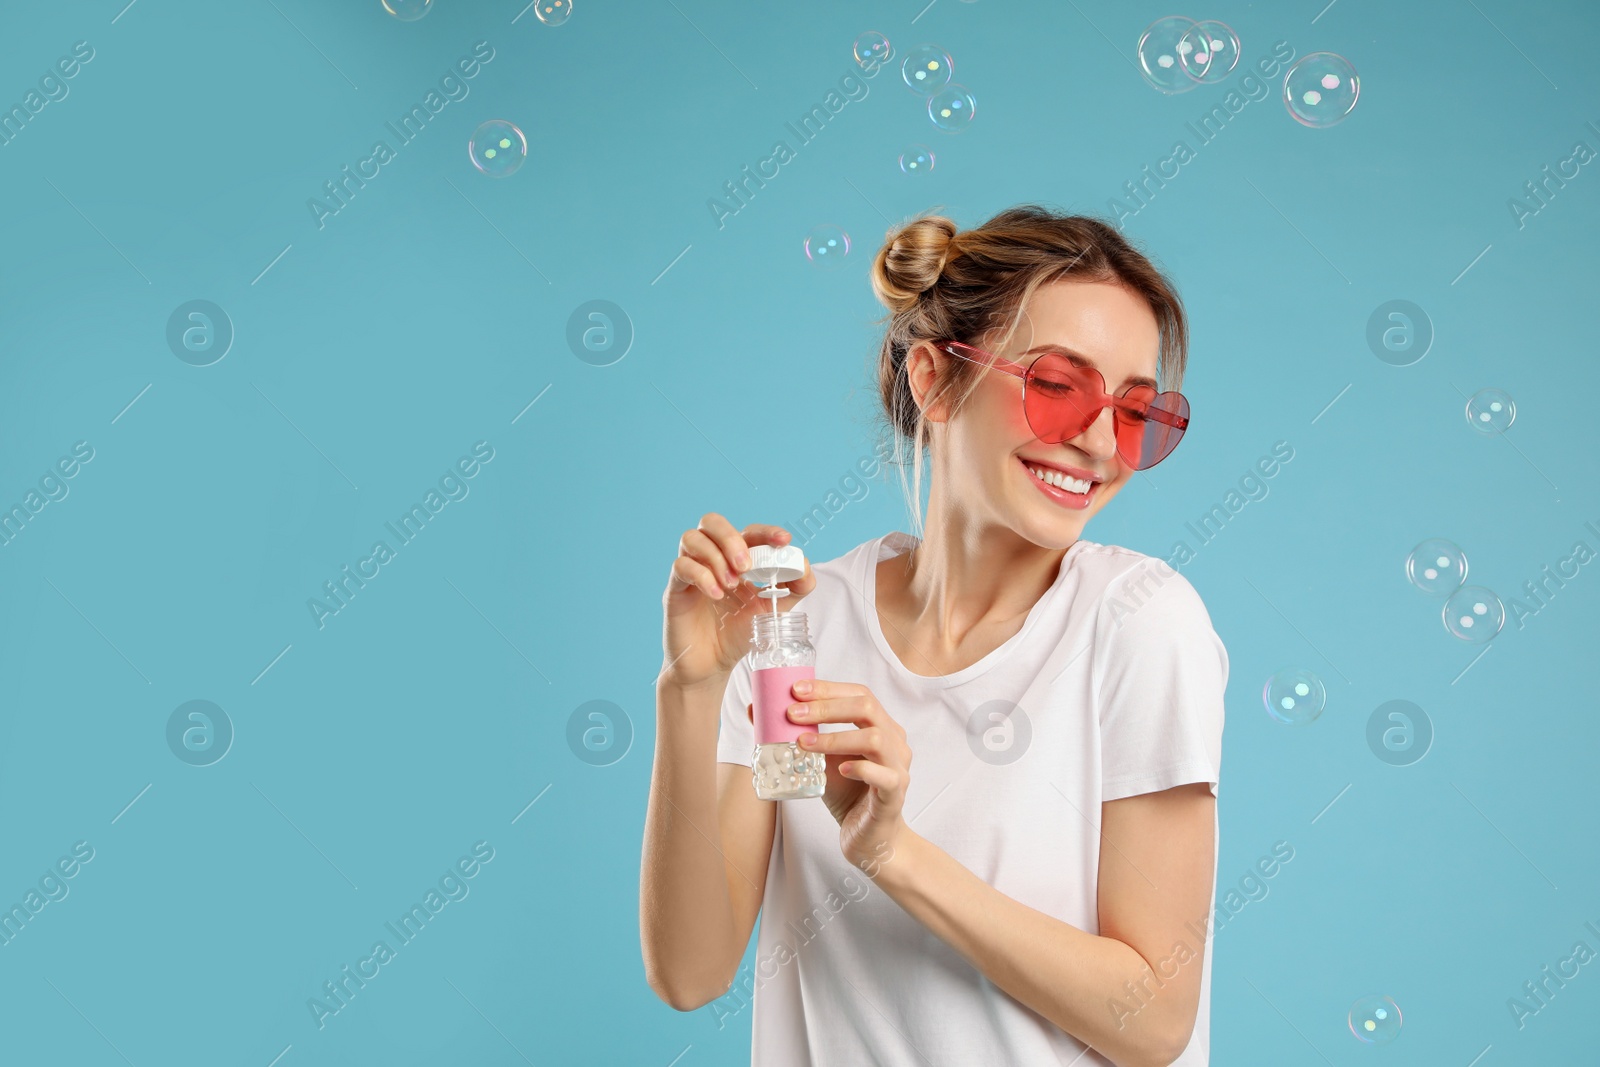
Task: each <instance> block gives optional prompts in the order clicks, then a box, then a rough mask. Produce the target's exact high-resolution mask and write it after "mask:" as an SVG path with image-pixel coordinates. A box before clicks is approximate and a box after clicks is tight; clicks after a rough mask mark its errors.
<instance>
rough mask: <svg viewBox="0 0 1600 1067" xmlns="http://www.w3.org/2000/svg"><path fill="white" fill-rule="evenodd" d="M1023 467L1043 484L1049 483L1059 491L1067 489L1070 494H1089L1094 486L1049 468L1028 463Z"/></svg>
mask: <svg viewBox="0 0 1600 1067" xmlns="http://www.w3.org/2000/svg"><path fill="white" fill-rule="evenodd" d="M1023 466H1024V467H1027V468H1028V470H1030V471H1032V472H1033V476H1034V477H1035V478H1037V479H1039V480H1040V481H1041V482H1047V483H1049V484H1050V485H1053V486H1055V487H1056V488H1057V489H1065V490H1066V491H1067V492H1069V493H1080V494H1081V493H1087V492H1088V491H1089V486H1090V485H1091V484H1092V483H1090V482H1087V481H1082V480H1080V479H1077V478H1069V477H1067V476H1066V475H1065V474H1062V473H1061V472H1060V471H1057V470H1050V469H1049V468H1048V467H1035V466H1034V465H1033V464H1031V463H1026V462H1025V463H1023Z"/></svg>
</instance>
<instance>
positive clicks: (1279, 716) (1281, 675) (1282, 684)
mask: <svg viewBox="0 0 1600 1067" xmlns="http://www.w3.org/2000/svg"><path fill="white" fill-rule="evenodd" d="M1261 700H1262V702H1263V703H1264V704H1266V706H1267V714H1268V715H1271V716H1272V717H1273V719H1275V720H1277V721H1278V722H1281V723H1287V724H1289V725H1290V726H1304V725H1305V724H1306V723H1309V722H1313V721H1315V720H1316V718H1317V716H1318V715H1321V714H1322V709H1323V708H1325V707H1327V705H1328V691H1327V689H1325V688H1324V687H1323V685H1322V679H1321V678H1318V677H1317V676H1316V675H1315V674H1312V673H1311V672H1310V671H1308V670H1302V669H1300V668H1297V667H1290V668H1289V669H1287V670H1282V671H1279V672H1278V673H1277V674H1274V675H1273V676H1272V677H1271V678H1268V679H1267V684H1266V686H1265V687H1264V688H1263V689H1262V691H1261Z"/></svg>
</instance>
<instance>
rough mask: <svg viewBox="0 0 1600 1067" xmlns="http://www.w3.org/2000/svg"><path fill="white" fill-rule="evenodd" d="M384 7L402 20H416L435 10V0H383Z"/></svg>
mask: <svg viewBox="0 0 1600 1067" xmlns="http://www.w3.org/2000/svg"><path fill="white" fill-rule="evenodd" d="M383 9H384V10H385V11H387V12H388V13H389V14H391V15H393V16H394V17H395V18H397V19H399V20H400V21H401V22H415V21H417V20H418V19H420V18H421V17H422V16H424V15H426V14H427V13H428V12H430V11H432V10H433V0H383Z"/></svg>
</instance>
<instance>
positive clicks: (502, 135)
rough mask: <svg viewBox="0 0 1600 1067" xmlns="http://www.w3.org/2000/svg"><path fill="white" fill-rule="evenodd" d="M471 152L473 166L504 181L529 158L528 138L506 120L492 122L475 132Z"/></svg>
mask: <svg viewBox="0 0 1600 1067" xmlns="http://www.w3.org/2000/svg"><path fill="white" fill-rule="evenodd" d="M467 151H468V153H469V154H470V155H471V156H472V165H473V166H475V167H477V168H478V169H479V170H481V171H483V173H485V174H487V175H488V176H489V177H491V178H504V177H505V176H506V175H508V174H515V173H516V172H517V170H518V169H519V168H520V167H521V166H522V162H523V160H525V159H527V158H528V139H527V138H526V137H524V136H522V131H521V130H519V129H517V128H516V127H515V126H513V125H512V124H511V123H509V122H507V121H505V120H504V119H490V120H489V121H488V122H485V123H484V124H483V125H481V126H479V127H478V128H477V129H476V130H473V131H472V140H471V141H470V142H468V144H467Z"/></svg>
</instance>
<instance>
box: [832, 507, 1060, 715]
mask: <svg viewBox="0 0 1600 1067" xmlns="http://www.w3.org/2000/svg"><path fill="white" fill-rule="evenodd" d="M918 543H919V541H918V539H917V538H916V537H914V536H912V535H911V534H908V533H906V532H905V531H903V530H891V531H889V532H888V533H886V534H884V535H882V536H881V537H878V538H876V539H874V540H872V541H869V542H868V543H867V544H866V546H865V548H866V551H864V552H863V553H862V554H861V555H862V558H861V559H860V560H858V561H857V563H856V582H857V584H858V586H859V587H860V589H861V599H862V604H863V606H864V608H865V611H866V627H867V633H868V634H869V635H870V636H871V638H872V643H873V645H874V646H875V647H876V648H877V649H878V653H879V655H881V656H882V657H883V658H884V660H885V661H886V662H887V663H888V664H889V668H890V670H892V671H893V672H894V673H895V674H896V675H897V676H898V677H900V678H903V679H905V680H906V681H908V682H910V683H912V684H913V685H924V686H932V687H934V688H937V689H949V688H951V687H953V686H958V685H961V684H963V683H965V682H970V681H971V680H972V679H974V678H978V677H981V676H982V675H984V674H987V673H988V672H989V671H991V670H993V669H994V668H995V667H996V666H998V665H999V664H1000V663H1002V662H1003V661H1004V660H1006V659H1007V658H1008V657H1010V655H1011V654H1012V653H1013V652H1015V651H1016V649H1017V647H1018V646H1019V645H1021V644H1023V643H1024V642H1025V641H1027V639H1028V635H1029V634H1030V633H1031V632H1032V631H1033V628H1034V627H1035V626H1036V625H1038V623H1039V620H1040V619H1041V618H1043V617H1044V615H1045V613H1046V612H1047V611H1048V610H1049V605H1050V603H1051V602H1052V601H1054V599H1055V597H1056V594H1057V592H1058V591H1059V590H1060V588H1061V586H1062V584H1063V582H1064V580H1065V578H1066V574H1067V570H1068V567H1069V566H1070V565H1071V562H1072V560H1073V559H1074V558H1075V556H1076V553H1075V552H1074V551H1073V550H1074V549H1076V548H1077V547H1078V546H1079V545H1081V544H1084V543H1085V541H1084V539H1083V538H1081V537H1080V538H1078V540H1076V541H1074V542H1073V543H1072V544H1071V545H1069V546H1068V547H1067V551H1066V555H1064V556H1062V558H1061V566H1060V569H1059V570H1057V571H1056V579H1055V581H1054V582H1052V583H1051V584H1050V588H1049V589H1046V590H1045V591H1044V595H1043V596H1041V597H1040V598H1039V599H1038V600H1037V601H1035V602H1034V605H1033V607H1032V608H1030V609H1029V610H1028V617H1027V618H1026V619H1024V620H1023V621H1022V626H1021V627H1020V628H1019V629H1018V630H1017V632H1016V633H1014V634H1012V635H1011V636H1010V637H1009V638H1007V639H1006V640H1005V641H1004V642H1002V643H1001V644H1000V645H999V646H998V647H996V648H994V649H992V650H990V652H989V654H988V655H986V656H984V657H983V658H982V659H980V660H978V661H977V662H976V663H971V664H968V665H967V666H965V667H963V668H961V670H959V671H956V672H955V673H954V674H945V675H927V674H918V673H916V672H915V671H913V670H911V669H910V668H909V667H907V666H906V665H905V664H904V663H902V662H901V660H900V657H899V656H898V655H897V654H896V653H895V650H894V649H893V648H892V647H890V645H889V639H888V638H886V637H884V636H883V627H882V625H881V624H880V623H879V621H878V581H877V577H878V576H877V567H878V564H879V563H880V562H882V560H883V558H884V554H883V548H884V545H885V544H888V545H889V546H890V547H892V548H895V549H897V551H895V552H893V553H891V554H890V558H893V557H894V556H898V555H904V554H905V553H906V552H907V551H909V550H911V549H912V548H914V547H916V546H917V544H918Z"/></svg>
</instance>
